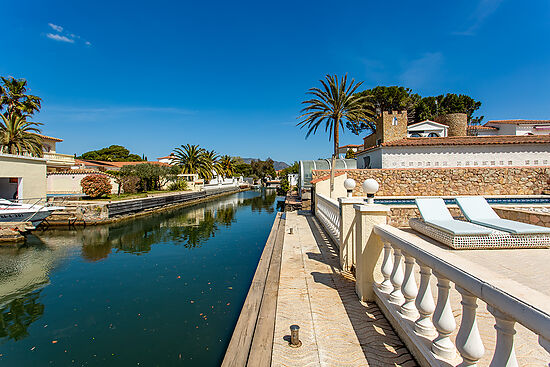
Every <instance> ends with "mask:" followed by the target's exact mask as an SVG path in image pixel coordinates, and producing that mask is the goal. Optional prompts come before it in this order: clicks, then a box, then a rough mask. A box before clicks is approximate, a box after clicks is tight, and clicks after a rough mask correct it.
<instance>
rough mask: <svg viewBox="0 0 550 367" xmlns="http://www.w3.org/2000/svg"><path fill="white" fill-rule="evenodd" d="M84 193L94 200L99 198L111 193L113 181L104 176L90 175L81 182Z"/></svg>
mask: <svg viewBox="0 0 550 367" xmlns="http://www.w3.org/2000/svg"><path fill="white" fill-rule="evenodd" d="M80 186H82V191H83V192H84V193H85V194H86V195H88V196H89V197H92V198H99V197H102V196H103V195H108V194H110V193H111V189H112V188H113V187H112V186H111V181H110V180H109V178H108V177H107V176H104V175H88V176H86V177H84V178H83V179H82V180H81V181H80Z"/></svg>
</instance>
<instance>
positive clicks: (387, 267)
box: [378, 242, 393, 294]
mask: <svg viewBox="0 0 550 367" xmlns="http://www.w3.org/2000/svg"><path fill="white" fill-rule="evenodd" d="M392 269H393V260H392V258H391V245H390V243H389V242H384V260H382V269H381V271H382V276H383V277H384V281H383V282H382V283H381V284H380V286H379V287H378V288H379V289H380V290H381V291H382V292H384V293H388V294H389V293H390V292H391V291H392V289H393V286H392V285H391V281H390V276H391V271H392Z"/></svg>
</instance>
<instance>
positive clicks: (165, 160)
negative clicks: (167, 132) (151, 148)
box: [157, 153, 174, 164]
mask: <svg viewBox="0 0 550 367" xmlns="http://www.w3.org/2000/svg"><path fill="white" fill-rule="evenodd" d="M157 161H158V162H159V163H167V164H172V162H173V161H174V153H172V154H170V155H167V156H166V157H160V158H157Z"/></svg>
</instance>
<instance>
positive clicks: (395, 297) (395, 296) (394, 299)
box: [388, 247, 405, 306]
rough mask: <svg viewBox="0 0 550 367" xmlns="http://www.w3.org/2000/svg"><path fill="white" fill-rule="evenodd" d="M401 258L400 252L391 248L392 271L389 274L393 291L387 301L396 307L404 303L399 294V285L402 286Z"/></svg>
mask: <svg viewBox="0 0 550 367" xmlns="http://www.w3.org/2000/svg"><path fill="white" fill-rule="evenodd" d="M402 259H403V256H401V250H400V249H398V248H396V247H393V270H392V272H391V276H390V281H391V284H392V285H393V291H392V292H391V293H390V296H389V298H388V299H389V301H390V302H391V303H394V304H396V305H398V306H401V305H402V304H403V302H405V297H403V293H402V292H401V284H403V278H404V275H403V261H402Z"/></svg>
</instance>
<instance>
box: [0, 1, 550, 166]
mask: <svg viewBox="0 0 550 367" xmlns="http://www.w3.org/2000/svg"><path fill="white" fill-rule="evenodd" d="M2 9H3V12H2V13H3V15H4V16H3V17H2V28H3V31H2V32H0V45H1V49H2V53H1V55H0V75H3V76H6V75H9V76H14V77H17V78H26V79H27V80H28V81H29V85H30V88H31V92H32V93H33V94H36V95H38V96H40V97H42V98H43V100H44V101H43V109H42V112H41V113H40V114H39V115H37V117H36V118H35V120H36V121H39V122H42V123H44V126H43V132H44V133H45V134H48V135H53V136H56V137H60V138H63V139H65V141H64V142H63V143H61V144H59V147H58V152H61V153H68V154H73V153H77V154H80V153H82V152H85V151H88V150H91V149H98V148H102V147H104V146H107V145H111V144H120V145H124V146H126V147H128V148H129V149H130V150H131V151H132V152H135V153H137V154H140V155H141V154H146V155H147V156H148V158H149V159H150V160H152V159H154V158H156V157H160V156H163V155H166V154H168V153H170V152H171V151H172V149H173V148H174V147H176V146H179V145H181V144H186V143H191V144H200V145H202V146H205V147H207V148H209V149H215V150H216V151H218V152H220V153H223V154H230V155H239V156H243V157H259V158H263V159H265V158H267V157H268V156H269V157H272V158H273V159H275V160H284V161H287V162H289V163H290V162H291V161H293V160H299V159H316V158H319V157H328V156H329V155H330V154H331V151H332V143H330V142H329V141H328V136H327V135H324V134H318V135H317V136H312V137H310V138H308V139H307V140H306V139H305V131H304V130H300V129H298V128H297V127H296V126H295V125H296V123H297V122H298V120H297V117H298V116H299V114H300V113H299V112H300V108H301V106H300V102H301V101H302V100H304V98H305V92H306V91H307V90H308V88H310V87H314V86H317V85H318V84H319V82H318V80H319V79H321V78H323V77H324V75H325V74H327V73H331V74H334V73H336V74H344V73H348V75H349V76H350V77H353V78H355V79H356V80H361V81H364V86H365V87H366V88H370V87H374V86H376V85H403V86H406V87H409V88H412V89H413V90H414V91H415V92H417V93H420V94H421V95H436V94H440V93H446V92H453V93H465V94H468V95H470V96H472V97H473V98H475V99H477V100H480V101H482V103H483V106H482V108H481V109H480V111H479V114H481V115H485V121H487V120H488V119H511V118H533V119H550V87H549V86H550V2H548V1H547V0H530V1H512V0H481V1H480V0H477V1H473V0H472V1H468V0H463V1H420V0H419V1H414V2H412V1H402V2H397V1H391V2H390V1H387V2H381V1H367V0H363V1H338V2H336V1H276V2H267V1H232V2H228V1H209V2H199V1H163V0H159V1H103V0H96V1H74V0H72V1H6V0H5V1H4V3H3V4H2ZM360 142H362V139H361V137H357V136H354V135H353V134H351V133H346V134H344V135H343V137H342V138H341V145H344V144H348V143H360Z"/></svg>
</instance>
